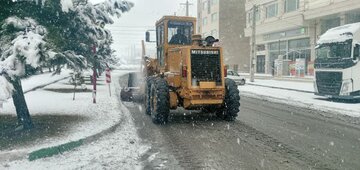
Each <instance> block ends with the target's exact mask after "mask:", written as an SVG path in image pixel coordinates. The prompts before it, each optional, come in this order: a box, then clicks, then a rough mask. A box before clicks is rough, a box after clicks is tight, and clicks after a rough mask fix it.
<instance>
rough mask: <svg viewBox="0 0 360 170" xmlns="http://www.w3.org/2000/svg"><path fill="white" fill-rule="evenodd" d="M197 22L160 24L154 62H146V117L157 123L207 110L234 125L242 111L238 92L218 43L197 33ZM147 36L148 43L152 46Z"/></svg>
mask: <svg viewBox="0 0 360 170" xmlns="http://www.w3.org/2000/svg"><path fill="white" fill-rule="evenodd" d="M195 24H196V19H195V18H193V17H180V16H164V17H163V18H161V19H160V20H159V21H158V22H157V23H156V50H157V55H156V58H155V59H152V58H145V61H144V69H143V70H144V73H143V74H144V78H145V83H144V85H145V86H144V87H143V89H144V90H143V92H144V93H145V94H144V95H143V96H144V105H145V108H146V109H145V112H146V114H148V115H151V117H152V120H153V122H154V123H156V124H164V123H166V122H167V121H168V117H169V113H170V110H174V109H177V107H183V108H184V109H186V110H199V109H201V110H203V111H206V112H208V113H216V115H217V116H219V117H221V118H222V119H225V120H228V121H233V120H235V118H236V117H237V114H238V112H239V108H240V96H239V90H238V88H237V85H236V84H235V82H234V81H233V80H231V79H227V78H225V77H226V68H225V66H224V58H223V52H222V48H221V47H219V46H215V45H214V43H215V42H217V41H218V40H216V39H214V38H213V37H211V36H209V37H207V38H206V39H204V40H203V39H202V38H201V35H196V34H195V28H196V27H195ZM150 36H151V35H150V33H149V32H146V41H147V42H149V41H150Z"/></svg>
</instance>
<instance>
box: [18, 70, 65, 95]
mask: <svg viewBox="0 0 360 170" xmlns="http://www.w3.org/2000/svg"><path fill="white" fill-rule="evenodd" d="M70 72H71V71H70V70H63V71H62V72H61V74H56V75H52V73H44V74H39V75H35V76H31V77H29V78H27V79H22V80H21V84H22V87H23V90H24V92H26V91H28V90H31V89H32V88H34V87H37V86H41V85H45V84H49V83H51V82H54V81H56V80H60V79H62V78H65V77H68V76H70Z"/></svg>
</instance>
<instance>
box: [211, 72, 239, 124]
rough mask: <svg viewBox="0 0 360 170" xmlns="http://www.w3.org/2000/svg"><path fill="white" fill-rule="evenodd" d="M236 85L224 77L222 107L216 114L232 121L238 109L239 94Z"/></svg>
mask: <svg viewBox="0 0 360 170" xmlns="http://www.w3.org/2000/svg"><path fill="white" fill-rule="evenodd" d="M239 93H240V92H239V89H238V86H237V85H236V83H235V81H234V80H231V79H228V78H226V79H225V99H224V105H223V108H222V109H220V110H219V111H218V112H217V113H216V114H217V116H219V117H221V118H223V119H225V120H227V121H234V120H236V117H237V116H238V113H239V111H240V94H239Z"/></svg>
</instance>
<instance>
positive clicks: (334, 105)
mask: <svg viewBox="0 0 360 170" xmlns="http://www.w3.org/2000/svg"><path fill="white" fill-rule="evenodd" d="M251 84H253V85H251ZM258 85H260V86H258ZM271 87H276V88H271ZM278 88H281V89H278ZM286 89H290V90H286ZM291 89H293V90H304V91H309V92H312V91H314V90H313V83H311V82H309V83H306V82H293V81H278V80H258V79H256V80H255V82H253V83H250V84H247V85H245V86H239V90H240V93H241V95H243V96H251V97H257V98H261V99H265V100H272V101H276V102H281V103H286V104H290V105H295V106H299V107H306V108H311V109H316V110H320V111H324V112H335V113H338V114H342V115H347V116H351V117H358V118H359V117H360V104H359V103H351V102H349V103H345V102H334V101H332V100H328V99H327V98H325V97H320V96H316V95H314V94H313V93H305V92H300V91H293V90H291Z"/></svg>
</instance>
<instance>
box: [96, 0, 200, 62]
mask: <svg viewBox="0 0 360 170" xmlns="http://www.w3.org/2000/svg"><path fill="white" fill-rule="evenodd" d="M91 1H92V2H93V3H96V2H102V1H103V0H91ZM128 1H130V2H133V3H135V6H134V8H132V9H131V10H130V11H129V12H127V13H124V14H123V15H122V16H121V17H120V18H114V21H115V23H114V24H113V25H109V26H108V28H109V29H110V30H111V31H112V35H113V38H114V44H113V48H114V49H115V50H116V51H117V53H116V54H117V55H118V56H124V55H127V54H128V53H129V48H131V46H136V48H141V46H140V42H141V40H143V39H144V35H145V31H146V30H147V29H154V27H155V26H154V25H155V22H156V21H157V20H158V19H160V18H161V17H162V16H163V15H174V13H176V15H185V11H186V10H185V6H184V5H180V3H185V2H186V0H128ZM189 2H190V3H193V5H192V6H190V15H191V16H196V0H189Z"/></svg>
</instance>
